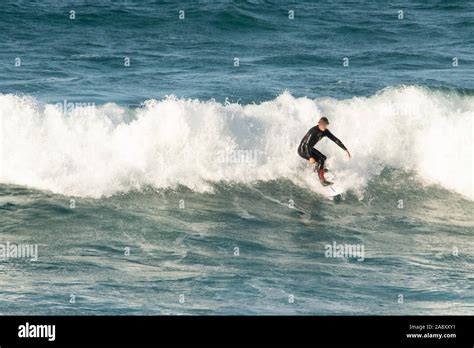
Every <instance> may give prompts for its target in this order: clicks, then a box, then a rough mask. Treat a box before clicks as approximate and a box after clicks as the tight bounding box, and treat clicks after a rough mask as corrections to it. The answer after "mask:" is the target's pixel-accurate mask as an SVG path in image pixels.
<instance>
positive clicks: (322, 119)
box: [319, 117, 329, 125]
mask: <svg viewBox="0 0 474 348" xmlns="http://www.w3.org/2000/svg"><path fill="white" fill-rule="evenodd" d="M321 121H323V122H324V123H326V125H329V120H328V118H327V117H321V118H320V119H319V122H321Z"/></svg>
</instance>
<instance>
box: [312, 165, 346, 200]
mask: <svg viewBox="0 0 474 348" xmlns="http://www.w3.org/2000/svg"><path fill="white" fill-rule="evenodd" d="M315 174H316V176H317V175H318V174H317V173H315ZM324 177H325V178H326V180H327V181H330V182H332V184H331V185H327V186H323V189H324V192H325V194H326V195H327V196H328V197H329V198H330V199H336V200H339V199H341V198H342V196H341V195H342V194H343V193H344V190H343V189H342V188H341V187H340V186H339V185H338V184H337V178H336V176H335V175H334V173H332V172H330V171H328V170H327V171H326V172H325V173H324ZM318 181H319V177H318ZM319 184H320V185H321V183H319Z"/></svg>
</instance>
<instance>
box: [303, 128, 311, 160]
mask: <svg viewBox="0 0 474 348" xmlns="http://www.w3.org/2000/svg"><path fill="white" fill-rule="evenodd" d="M312 137H313V133H312V132H311V130H310V131H309V132H308V133H307V134H306V136H305V139H304V143H303V149H304V151H305V152H306V154H308V155H309V154H310V153H311V152H310V151H311V149H312V148H313V146H311V138H312Z"/></svg>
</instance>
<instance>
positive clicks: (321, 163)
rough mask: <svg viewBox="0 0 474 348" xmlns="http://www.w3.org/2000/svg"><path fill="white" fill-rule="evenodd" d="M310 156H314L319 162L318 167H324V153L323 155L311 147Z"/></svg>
mask: <svg viewBox="0 0 474 348" xmlns="http://www.w3.org/2000/svg"><path fill="white" fill-rule="evenodd" d="M311 157H314V158H315V159H316V161H317V162H318V164H319V168H323V167H324V162H325V161H326V158H327V157H326V156H325V155H323V154H322V153H321V152H319V151H318V150H316V149H312V150H311Z"/></svg>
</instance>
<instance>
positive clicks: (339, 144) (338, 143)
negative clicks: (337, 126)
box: [326, 130, 347, 151]
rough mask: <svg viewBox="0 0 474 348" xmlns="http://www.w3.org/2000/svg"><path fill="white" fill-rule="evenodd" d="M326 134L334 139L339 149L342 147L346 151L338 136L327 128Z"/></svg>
mask: <svg viewBox="0 0 474 348" xmlns="http://www.w3.org/2000/svg"><path fill="white" fill-rule="evenodd" d="M326 136H327V137H328V138H329V139H331V140H332V141H334V142H335V143H336V144H337V145H338V146H339V147H340V148H341V149H343V150H344V151H347V148H346V147H345V146H344V144H343V143H342V141H340V140H339V139H338V138H336V137H335V136H334V134H332V133H331V132H330V131H329V130H327V134H326Z"/></svg>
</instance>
